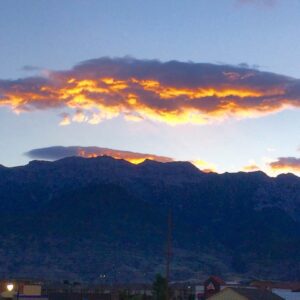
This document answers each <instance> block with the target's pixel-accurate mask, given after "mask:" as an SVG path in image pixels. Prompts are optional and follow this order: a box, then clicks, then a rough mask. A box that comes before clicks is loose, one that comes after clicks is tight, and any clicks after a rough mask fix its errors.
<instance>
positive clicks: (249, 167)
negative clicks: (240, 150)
mask: <svg viewBox="0 0 300 300" xmlns="http://www.w3.org/2000/svg"><path fill="white" fill-rule="evenodd" d="M259 170H260V168H259V167H258V166H257V165H256V164H251V165H247V166H245V167H243V171H245V172H255V171H259Z"/></svg>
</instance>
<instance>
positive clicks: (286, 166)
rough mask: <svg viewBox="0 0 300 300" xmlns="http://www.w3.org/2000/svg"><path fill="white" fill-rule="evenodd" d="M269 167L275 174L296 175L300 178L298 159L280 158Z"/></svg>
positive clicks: (299, 160)
mask: <svg viewBox="0 0 300 300" xmlns="http://www.w3.org/2000/svg"><path fill="white" fill-rule="evenodd" d="M269 167H270V168H271V170H272V171H274V172H275V173H288V172H289V173H294V174H296V175H298V176H300V158H296V157H279V158H278V159H277V160H276V161H274V162H271V163H270V164H269Z"/></svg>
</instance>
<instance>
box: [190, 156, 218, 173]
mask: <svg viewBox="0 0 300 300" xmlns="http://www.w3.org/2000/svg"><path fill="white" fill-rule="evenodd" d="M191 163H192V164H193V165H194V166H196V167H197V168H198V169H200V170H201V171H202V172H205V173H216V172H217V168H216V166H215V165H214V164H212V163H209V162H206V161H204V160H201V159H198V160H193V161H191Z"/></svg>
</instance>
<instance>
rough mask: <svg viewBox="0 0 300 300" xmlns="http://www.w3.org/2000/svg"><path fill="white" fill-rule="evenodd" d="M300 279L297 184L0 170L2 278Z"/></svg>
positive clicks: (168, 167) (106, 170)
mask: <svg viewBox="0 0 300 300" xmlns="http://www.w3.org/2000/svg"><path fill="white" fill-rule="evenodd" d="M169 212H171V213H172V261H171V279H172V280H174V281H181V280H197V279H198V280H202V279H203V278H205V277H207V276H208V275H210V274H216V275H219V276H221V277H223V278H224V279H228V280H229V279H230V280H233V279H250V278H259V279H273V280H299V279H300V178H299V177H297V176H295V175H292V174H284V175H279V176H277V177H276V178H272V177H268V176H267V175H266V174H264V173H262V172H251V173H243V172H239V173H224V174H216V173H204V172H201V171H200V170H198V169H197V168H196V167H195V166H193V165H192V164H191V163H189V162H165V163H162V162H156V161H151V160H146V161H144V162H143V163H141V164H138V165H135V164H131V163H129V162H127V161H125V160H118V159H114V158H111V157H107V156H103V157H96V158H82V157H68V158H64V159H61V160H57V161H54V162H49V161H32V162H30V163H29V164H28V165H26V166H20V167H13V168H7V167H4V166H0V214H1V218H0V265H1V268H0V276H1V277H6V278H8V277H30V278H43V279H50V280H63V279H68V280H76V281H89V282H95V283H112V282H123V283H126V282H150V281H152V280H153V278H154V276H155V274H157V273H163V272H164V269H165V256H166V255H165V253H166V239H167V216H168V214H169Z"/></svg>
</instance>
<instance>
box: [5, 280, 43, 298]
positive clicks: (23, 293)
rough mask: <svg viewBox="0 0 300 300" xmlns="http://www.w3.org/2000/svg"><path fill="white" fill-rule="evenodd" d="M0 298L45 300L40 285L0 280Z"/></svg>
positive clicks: (27, 281)
mask: <svg viewBox="0 0 300 300" xmlns="http://www.w3.org/2000/svg"><path fill="white" fill-rule="evenodd" d="M0 298H1V299H18V300H19V299H26V300H31V299H35V300H37V299H39V300H47V299H48V298H47V297H46V296H43V295H42V286H41V284H38V283H34V282H31V281H29V280H1V281H0Z"/></svg>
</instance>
